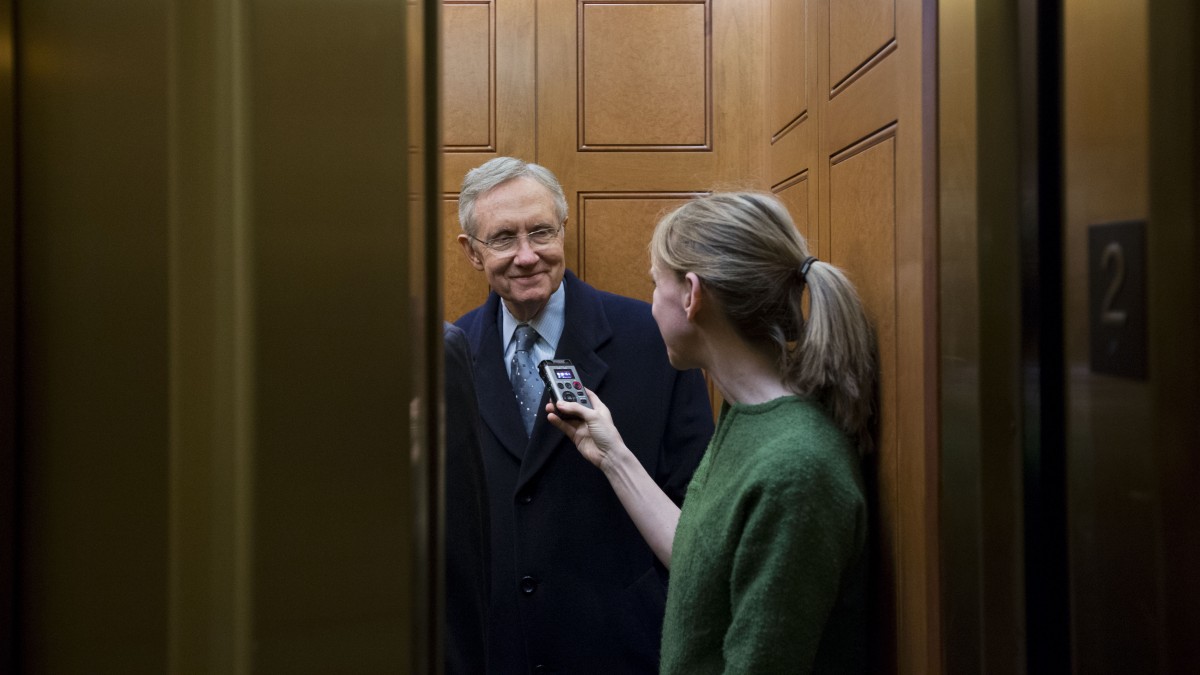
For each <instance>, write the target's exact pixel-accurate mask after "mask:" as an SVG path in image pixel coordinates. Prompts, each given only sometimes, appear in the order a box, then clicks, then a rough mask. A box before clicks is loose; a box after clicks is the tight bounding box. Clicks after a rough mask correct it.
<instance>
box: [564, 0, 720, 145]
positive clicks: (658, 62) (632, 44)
mask: <svg viewBox="0 0 1200 675" xmlns="http://www.w3.org/2000/svg"><path fill="white" fill-rule="evenodd" d="M707 10H708V7H707V5H706V3H704V2H698V3H686V4H641V5H639V4H609V3H595V2H584V3H581V4H580V5H579V34H580V39H579V45H578V49H579V53H578V59H579V111H580V116H579V143H580V149H581V150H590V149H630V150H632V149H653V148H654V147H655V146H658V147H661V148H672V147H674V148H676V149H680V148H690V149H694V150H707V149H709V148H710V147H711V140H710V139H711V134H710V129H711V124H710V119H711V112H710V106H709V99H710V97H709V87H710V86H711V79H710V77H709V71H710V68H709V60H710V58H711V54H710V52H709V45H708V40H707V36H708V35H709V25H708V11H707Z"/></svg>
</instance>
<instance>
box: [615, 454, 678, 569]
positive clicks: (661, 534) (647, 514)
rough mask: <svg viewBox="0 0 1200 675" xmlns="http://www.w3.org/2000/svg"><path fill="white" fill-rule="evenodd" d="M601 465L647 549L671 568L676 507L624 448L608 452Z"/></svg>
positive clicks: (640, 464) (676, 522) (676, 519)
mask: <svg viewBox="0 0 1200 675" xmlns="http://www.w3.org/2000/svg"><path fill="white" fill-rule="evenodd" d="M605 459H606V461H605V462H604V463H603V465H602V467H601V468H602V469H603V471H604V475H605V476H607V477H608V482H609V483H611V484H612V487H613V491H614V492H616V493H617V499H619V500H621V505H622V506H624V507H625V511H626V512H627V513H628V514H629V517H630V518H632V519H633V524H634V525H636V526H637V529H638V532H641V533H642V538H644V539H645V540H646V543H647V544H649V545H650V550H652V551H654V555H656V556H658V559H659V561H660V562H662V564H663V566H665V567H666V568H667V569H670V567H671V546H672V544H673V543H674V541H675V528H676V527H677V526H678V525H679V507H678V506H676V505H675V502H673V501H671V498H670V497H668V496H667V493H665V492H663V491H662V488H660V487H659V486H658V484H657V483H655V482H654V479H653V478H651V477H650V474H649V473H647V472H646V468H645V467H644V466H642V463H641V462H639V461H638V459H637V457H635V456H634V454H633V453H632V452H630V451H629V449H628V448H622V451H621V452H616V453H611V454H610V455H609V456H608V457H606V458H605Z"/></svg>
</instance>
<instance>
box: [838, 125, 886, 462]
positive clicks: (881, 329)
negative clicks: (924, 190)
mask: <svg viewBox="0 0 1200 675" xmlns="http://www.w3.org/2000/svg"><path fill="white" fill-rule="evenodd" d="M895 160H896V151H895V138H894V136H893V135H891V133H890V132H889V133H885V134H883V135H880V136H879V137H876V138H873V139H870V140H868V141H866V142H865V143H864V144H863V146H861V147H855V148H851V149H850V150H848V151H847V152H846V153H844V154H843V155H841V156H839V157H838V158H835V159H834V160H833V162H832V165H831V166H830V173H829V181H830V182H829V210H830V213H829V217H830V228H829V248H828V254H827V255H828V256H829V259H830V261H831V262H832V263H833V264H835V265H837V266H838V267H841V268H842V269H844V270H845V271H846V272H847V274H848V275H849V276H850V280H851V281H852V282H853V283H854V285H855V287H856V288H857V289H858V292H859V294H860V295H861V297H862V301H863V304H864V305H865V306H866V308H867V311H868V313H869V314H870V316H871V321H872V323H873V324H874V326H875V331H876V334H877V337H878V339H879V354H880V367H881V373H882V376H881V380H882V389H881V394H882V395H881V397H880V400H881V405H880V407H881V410H882V412H883V419H882V426H881V429H880V432H881V434H880V439H881V441H880V448H881V451H882V452H884V453H888V452H895V450H896V449H895V441H896V426H895V410H896V407H895V402H896V198H895V196H896V187H895V185H896V173H895Z"/></svg>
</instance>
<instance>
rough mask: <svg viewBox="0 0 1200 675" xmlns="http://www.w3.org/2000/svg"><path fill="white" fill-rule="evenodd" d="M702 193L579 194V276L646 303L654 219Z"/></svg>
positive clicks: (606, 288) (594, 284)
mask: <svg viewBox="0 0 1200 675" xmlns="http://www.w3.org/2000/svg"><path fill="white" fill-rule="evenodd" d="M699 194H701V193H692V194H689V193H642V194H637V193H613V194H596V193H591V194H589V193H581V194H580V195H579V231H580V237H579V241H580V242H581V243H580V255H579V260H580V263H579V269H578V272H579V274H580V276H581V277H582V278H583V279H584V280H585V281H587V282H588V283H589V284H591V285H593V286H595V287H596V288H600V289H603V290H606V291H610V292H612V293H619V294H621V295H625V296H628V297H631V298H638V299H641V300H645V301H646V302H650V295H651V293H653V291H654V284H652V283H651V281H650V249H649V246H650V236H651V235H652V234H653V233H654V226H655V225H657V224H658V220H659V219H660V218H662V217H663V216H664V215H666V214H667V213H669V212H670V211H671V210H672V209H675V208H677V207H678V206H680V205H681V204H683V203H684V202H686V201H687V200H688V199H690V198H692V197H695V196H698V195H699Z"/></svg>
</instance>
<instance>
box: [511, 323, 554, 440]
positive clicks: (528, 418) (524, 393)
mask: <svg viewBox="0 0 1200 675" xmlns="http://www.w3.org/2000/svg"><path fill="white" fill-rule="evenodd" d="M513 337H514V339H515V340H516V342H517V351H516V353H514V354H513V358H512V366H511V368H510V369H509V373H508V375H509V379H511V380H512V387H513V393H514V394H516V396H517V406H518V407H519V408H520V409H521V420H522V421H523V422H524V423H525V435H526V436H528V435H531V434H532V433H533V421H534V420H535V419H537V408H538V404H539V403H541V401H542V390H543V389H544V388H545V387H544V385H543V384H542V378H540V377H538V374H537V368H536V367H535V366H534V363H533V351H532V350H533V343H535V342H537V339H538V334H537V331H536V330H534V329H533V326H530V325H529V324H527V323H523V324H521V325H519V326H517V331H516V333H514V335H513Z"/></svg>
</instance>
